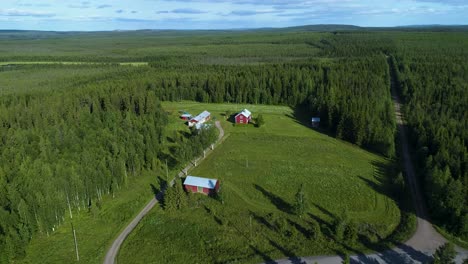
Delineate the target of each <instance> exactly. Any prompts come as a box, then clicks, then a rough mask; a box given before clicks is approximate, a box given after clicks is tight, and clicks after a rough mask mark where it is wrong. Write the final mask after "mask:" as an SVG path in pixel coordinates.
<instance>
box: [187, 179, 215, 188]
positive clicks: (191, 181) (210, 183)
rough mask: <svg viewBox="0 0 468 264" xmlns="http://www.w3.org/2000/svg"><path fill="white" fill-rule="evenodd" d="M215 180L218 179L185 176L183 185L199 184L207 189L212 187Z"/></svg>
mask: <svg viewBox="0 0 468 264" xmlns="http://www.w3.org/2000/svg"><path fill="white" fill-rule="evenodd" d="M217 182H218V180H216V179H208V178H201V177H196V176H187V178H185V181H184V185H191V186H200V187H204V188H208V189H214V188H215V186H216V183H217Z"/></svg>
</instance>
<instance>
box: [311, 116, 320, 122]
mask: <svg viewBox="0 0 468 264" xmlns="http://www.w3.org/2000/svg"><path fill="white" fill-rule="evenodd" d="M312 122H320V117H312Z"/></svg>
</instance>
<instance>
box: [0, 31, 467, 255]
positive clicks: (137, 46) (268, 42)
mask: <svg viewBox="0 0 468 264" xmlns="http://www.w3.org/2000/svg"><path fill="white" fill-rule="evenodd" d="M96 34H97V33H96ZM102 34H106V35H105V37H104V38H101V37H99V34H97V37H96V36H94V35H93V36H87V35H86V34H84V35H80V36H72V37H68V36H61V37H60V38H57V37H56V36H54V37H47V36H45V37H44V39H43V41H42V42H41V43H42V44H37V43H36V40H35V38H36V37H37V36H35V37H34V39H32V38H31V39H30V38H29V37H25V38H24V39H21V38H19V39H18V38H7V39H0V41H2V45H0V47H1V48H0V51H2V49H6V50H5V53H4V54H3V55H1V56H0V61H21V60H25V61H41V60H47V61H58V62H60V61H95V62H96V61H99V62H111V63H113V62H122V61H130V62H132V61H145V62H148V63H149V65H147V66H138V67H123V66H118V65H22V66H19V65H15V66H11V65H8V66H3V67H2V66H0V92H1V93H2V94H3V95H2V97H1V98H0V138H1V141H0V162H1V164H2V166H1V167H0V252H2V254H0V263H1V262H8V261H9V260H11V259H14V258H17V257H21V256H22V255H24V248H25V246H26V245H27V243H28V241H29V240H30V239H31V237H32V236H33V235H34V234H37V233H40V234H45V235H47V234H48V233H50V232H53V231H54V230H55V229H56V227H57V226H58V225H60V224H61V223H62V222H63V221H64V216H65V214H66V213H68V212H69V211H70V210H92V208H94V207H98V206H100V203H101V199H102V196H103V195H112V194H113V193H114V192H117V191H118V190H119V189H120V188H121V187H122V186H123V185H127V184H131V182H132V178H134V177H138V175H139V174H140V172H141V171H142V170H147V171H151V170H156V169H159V168H160V167H161V166H162V162H161V157H162V156H165V155H167V153H163V152H164V151H163V150H164V149H165V148H166V147H165V145H164V142H165V140H166V135H165V133H166V127H167V123H168V117H167V114H166V113H165V112H164V110H163V109H162V108H161V106H160V104H159V102H160V101H180V100H195V101H199V102H212V103H221V102H228V103H252V104H274V105H288V106H291V107H293V108H295V109H297V111H298V112H301V113H302V114H303V115H305V116H307V118H310V117H311V116H320V117H321V119H322V122H321V126H322V128H323V129H324V130H323V131H324V132H327V133H330V134H331V135H333V136H336V137H338V138H342V139H344V140H347V141H350V142H352V143H355V144H357V145H359V146H363V147H365V148H367V149H370V150H372V151H375V152H378V153H380V154H383V155H385V156H387V157H394V156H395V143H394V142H395V132H396V124H395V118H394V111H393V104H392V101H391V96H390V68H389V64H388V63H387V56H390V58H391V60H392V61H393V62H394V65H395V66H396V72H397V78H398V80H397V81H398V84H399V87H400V88H401V89H400V90H401V91H400V92H401V93H402V95H403V97H404V99H405V101H406V105H407V106H406V116H407V121H408V125H409V127H410V128H411V132H412V137H413V139H414V140H413V142H415V146H414V147H415V153H416V155H417V161H418V164H419V167H420V168H421V172H422V173H421V177H423V179H424V182H425V189H426V193H427V196H428V199H429V202H430V208H431V210H432V213H433V216H434V218H435V219H436V220H437V221H438V223H439V224H441V225H442V226H444V227H445V228H446V229H447V230H449V231H451V232H453V233H455V234H457V235H459V236H461V237H463V238H465V239H466V238H467V236H468V200H467V199H468V176H467V142H468V132H467V131H468V130H467V122H468V116H467V111H466V109H467V108H468V107H467V106H468V98H467V96H468V93H467V91H468V89H467V88H468V87H467V83H468V68H467V65H466V63H465V62H466V61H468V55H467V54H468V51H467V49H466V43H468V41H467V38H466V36H465V35H461V36H458V35H457V34H456V33H424V35H423V36H420V35H418V34H415V33H398V32H329V33H310V32H294V33H291V32H289V33H285V32H283V33H275V32H264V33H261V34H257V33H242V32H241V33H232V32H230V33H229V32H228V33H226V32H222V33H219V34H218V35H217V34H215V33H213V32H210V33H204V34H206V35H202V36H196V35H193V34H190V33H185V34H182V33H181V35H177V33H167V32H166V33H161V36H158V35H157V34H158V33H154V32H153V33H151V32H139V33H128V34H130V35H129V36H126V35H125V33H115V34H112V33H102ZM171 34H172V35H171ZM236 34H237V35H236ZM421 34H422V33H421ZM440 36H444V38H441V37H440ZM75 38H82V39H83V44H81V45H79V46H77V45H76V44H75V42H74V41H73V40H74V39H75ZM117 40H118V41H117ZM143 40H145V41H143ZM434 40H438V41H434ZM18 43H22V44H24V45H20V48H19V49H16V50H15V51H14V52H8V47H12V46H15V45H18ZM57 43H58V44H57ZM60 43H62V44H60ZM115 43H119V45H117V44H115ZM36 45H39V47H40V45H43V47H47V48H49V49H52V50H54V51H53V52H52V53H51V54H44V53H43V52H41V51H40V49H37V47H36ZM60 45H62V46H60ZM444 45H445V48H441V47H442V46H444ZM55 47H57V48H56V49H55ZM123 47H126V48H123ZM69 50H71V51H69ZM12 64H14V63H12ZM19 76H25V77H24V78H18V77H19ZM16 79H18V80H16ZM23 79H24V80H23ZM301 121H303V122H307V120H301ZM213 133H214V132H213V131H209V132H207V133H206V134H203V135H192V136H191V138H190V140H191V141H190V142H192V143H190V144H185V143H183V139H180V138H179V137H178V136H174V137H173V139H174V140H175V142H174V145H175V146H174V147H173V148H172V149H171V152H172V153H171V155H172V156H173V157H174V159H175V160H176V162H180V163H183V162H185V161H187V160H189V159H190V158H191V157H192V156H193V155H196V154H199V153H200V150H201V149H202V147H203V146H206V145H207V144H208V142H209V141H212V140H214V138H215V136H214V134H213ZM447 219H449V220H448V221H447Z"/></svg>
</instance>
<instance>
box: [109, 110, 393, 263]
mask: <svg viewBox="0 0 468 264" xmlns="http://www.w3.org/2000/svg"><path fill="white" fill-rule="evenodd" d="M244 106H245V105H234V104H199V103H188V102H183V103H164V104H163V107H164V108H165V109H168V110H171V111H173V112H174V113H176V112H177V110H185V111H189V112H191V113H193V114H196V113H198V112H199V111H202V110H204V109H206V110H209V111H213V112H214V113H215V117H216V118H222V115H221V114H222V113H224V111H226V110H229V111H234V110H236V109H241V108H243V107H244ZM247 107H248V108H249V109H250V110H252V112H254V116H255V115H256V114H258V113H262V114H263V115H264V117H265V120H266V125H265V126H264V127H261V128H256V127H253V126H251V125H249V126H245V127H239V126H236V127H234V126H232V124H230V123H228V122H226V121H224V122H223V125H224V127H225V128H226V131H227V132H228V133H230V135H229V136H228V138H227V140H226V141H225V142H224V143H223V145H221V146H220V147H219V148H218V149H216V150H215V151H214V153H213V154H214V155H211V156H209V157H208V158H207V160H206V161H204V162H203V163H202V164H201V165H200V166H199V167H197V168H196V169H194V170H193V171H192V172H190V173H189V174H190V175H197V176H202V177H209V178H218V179H220V180H221V183H222V187H221V188H222V196H223V199H224V204H222V203H220V202H219V201H215V200H214V199H212V198H208V197H202V196H201V195H190V202H191V207H190V208H188V209H186V210H184V211H177V212H173V213H171V212H167V211H164V210H162V209H161V208H160V207H158V208H155V209H153V212H151V213H150V214H149V215H148V216H147V217H146V218H145V219H143V221H142V222H141V224H140V225H139V226H138V227H137V229H136V230H135V231H134V233H132V234H131V235H130V237H129V239H128V240H127V241H126V242H125V243H124V245H123V248H122V249H121V252H120V255H119V258H118V260H119V263H127V262H129V261H130V260H132V262H135V263H143V262H146V263H149V262H151V263H169V262H171V263H186V262H194V260H195V262H197V261H196V260H199V261H200V262H223V263H224V262H231V261H232V262H235V261H239V262H241V263H246V262H248V263H255V262H259V261H267V260H271V259H275V258H278V257H281V256H285V255H289V256H294V255H296V256H299V255H313V254H336V253H337V252H338V253H342V252H363V251H368V250H370V249H372V248H373V247H372V246H371V245H370V244H372V242H376V241H377V240H379V239H378V238H385V237H387V236H388V235H390V234H391V233H392V232H393V231H394V230H395V228H396V227H397V225H398V224H399V222H400V215H401V213H400V210H399V209H398V206H397V202H396V201H395V199H394V198H392V197H391V195H390V193H391V188H392V186H390V185H389V184H388V180H389V179H390V178H391V177H393V175H388V174H387V173H388V172H389V171H391V170H388V169H389V168H391V167H392V166H393V165H392V163H391V162H390V161H389V160H386V159H383V158H381V157H379V156H377V155H374V154H371V153H369V152H366V151H364V150H362V149H359V148H357V147H355V146H353V145H351V144H348V143H345V142H342V141H339V140H336V139H333V138H331V137H328V136H326V135H323V134H320V133H318V132H316V131H313V130H311V129H310V128H308V127H306V126H303V125H302V124H301V123H299V122H297V121H296V120H295V119H293V118H292V115H293V112H292V110H291V109H290V108H288V107H279V106H273V107H272V106H247ZM300 184H303V185H304V190H305V193H306V201H307V205H306V213H305V215H304V216H303V217H302V218H301V217H298V216H296V215H294V213H293V204H294V194H295V193H296V192H297V190H298V188H299V186H300ZM343 214H346V215H347V217H349V218H350V219H351V220H352V221H354V222H355V223H357V226H358V227H359V230H360V231H359V232H360V238H359V239H358V241H357V242H356V243H354V244H353V243H343V241H338V242H337V241H335V239H334V238H333V237H334V236H333V235H332V234H333V232H334V231H333V230H334V227H333V223H334V221H335V220H336V219H337V218H339V217H340V216H341V215H343ZM314 225H319V226H320V229H321V231H320V232H317V231H313V230H314ZM319 233H321V234H319ZM187 241H190V242H187Z"/></svg>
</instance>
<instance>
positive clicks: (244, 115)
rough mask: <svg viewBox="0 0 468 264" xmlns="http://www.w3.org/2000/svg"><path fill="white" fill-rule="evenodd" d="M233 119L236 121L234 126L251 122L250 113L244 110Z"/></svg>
mask: <svg viewBox="0 0 468 264" xmlns="http://www.w3.org/2000/svg"><path fill="white" fill-rule="evenodd" d="M234 118H235V120H236V124H248V123H249V122H250V120H252V113H251V112H250V111H249V110H247V109H244V110H242V111H241V112H240V113H238V114H237V115H236V116H235V117H234Z"/></svg>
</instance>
